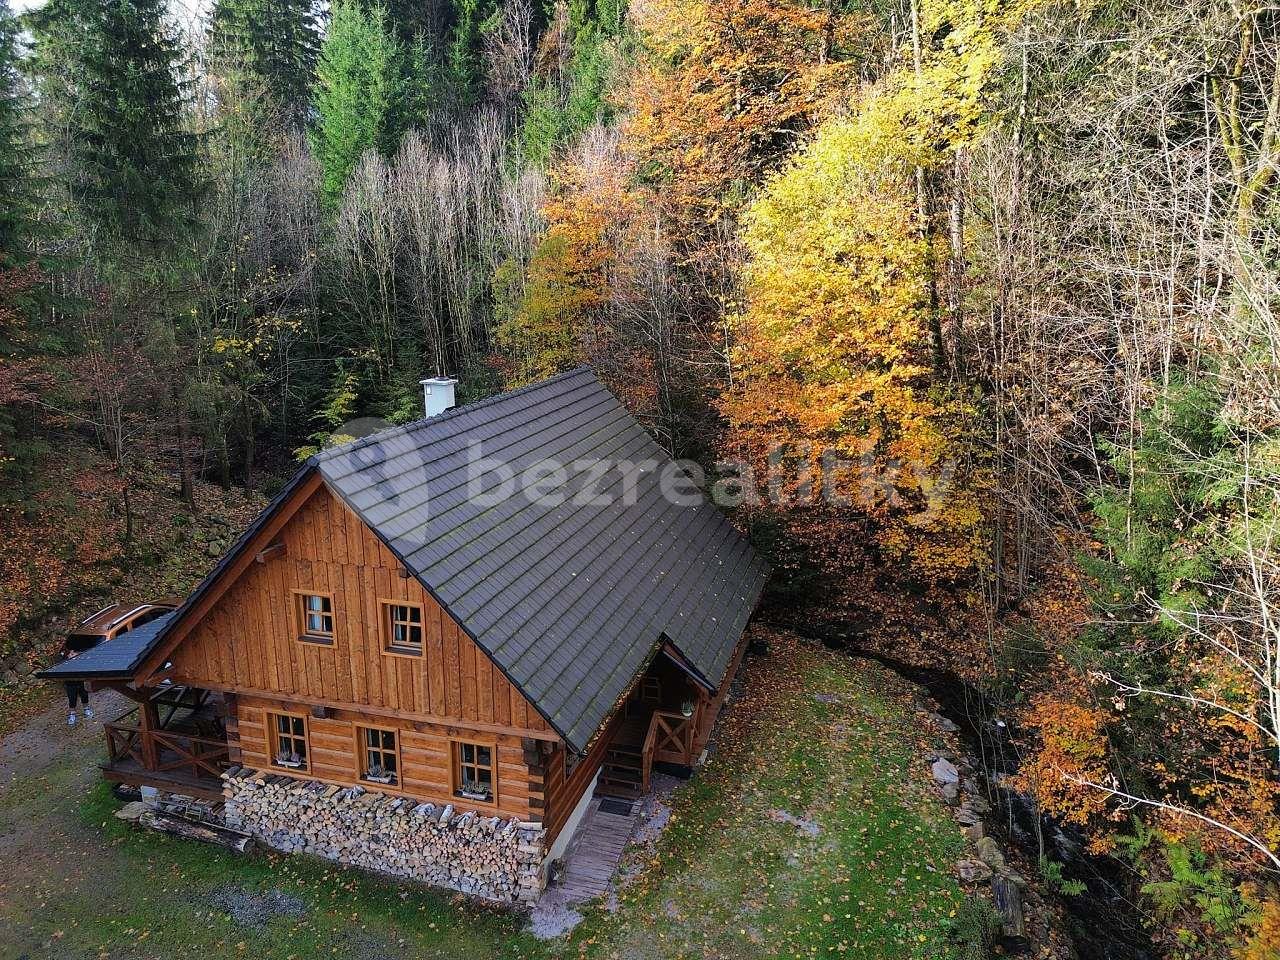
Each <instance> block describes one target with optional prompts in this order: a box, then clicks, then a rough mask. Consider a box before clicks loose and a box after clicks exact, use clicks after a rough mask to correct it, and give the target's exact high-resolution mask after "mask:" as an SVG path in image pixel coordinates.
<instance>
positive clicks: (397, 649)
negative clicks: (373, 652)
mask: <svg viewBox="0 0 1280 960" xmlns="http://www.w3.org/2000/svg"><path fill="white" fill-rule="evenodd" d="M382 629H383V631H384V641H383V647H384V648H385V649H386V650H388V651H389V652H391V653H402V654H408V655H409V656H415V657H420V656H422V606H421V605H420V604H417V603H400V602H395V601H390V602H384V603H383V604H382Z"/></svg>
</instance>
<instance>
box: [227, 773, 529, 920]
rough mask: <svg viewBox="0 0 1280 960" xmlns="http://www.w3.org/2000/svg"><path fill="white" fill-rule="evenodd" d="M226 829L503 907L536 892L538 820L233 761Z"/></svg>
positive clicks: (278, 846)
mask: <svg viewBox="0 0 1280 960" xmlns="http://www.w3.org/2000/svg"><path fill="white" fill-rule="evenodd" d="M223 795H224V797H225V799H226V804H225V808H224V815H225V817H226V822H227V825H228V826H230V827H233V828H235V829H237V830H241V831H243V832H244V833H247V834H250V835H252V836H254V837H257V838H258V839H259V840H260V841H261V842H263V843H264V844H266V845H268V846H270V847H274V848H275V849H277V850H280V851H282V852H285V853H308V854H312V855H314V856H318V857H324V858H326V859H329V860H334V861H337V862H339V863H345V864H348V865H350V866H355V867H361V868H364V869H367V870H374V871H377V872H380V873H386V874H390V875H392V876H397V877H405V878H408V879H412V880H418V881H422V882H424V883H430V884H434V885H436V886H441V887H447V888H449V889H451V890H459V891H461V892H463V893H467V894H471V895H473V896H477V897H482V898H484V899H487V900H496V901H499V902H503V903H510V902H513V901H518V900H532V899H535V898H536V897H537V895H538V893H539V892H540V891H541V889H542V860H543V855H544V852H545V851H544V837H545V830H544V829H543V827H542V824H540V823H525V822H521V821H518V820H504V819H502V818H501V817H482V816H478V815H477V814H475V813H458V812H456V811H455V810H454V808H453V806H452V805H448V804H446V805H444V806H439V805H436V804H431V803H419V802H417V801H416V800H412V799H409V798H407V797H394V796H389V795H387V794H383V793H378V792H376V791H369V790H365V789H364V788H362V787H358V786H356V787H338V786H331V785H327V784H323V783H317V782H315V781H305V780H295V779H293V778H291V777H283V776H276V775H271V774H266V773H262V772H259V771H256V770H249V769H246V768H243V767H232V768H231V769H230V770H228V771H226V773H224V774H223Z"/></svg>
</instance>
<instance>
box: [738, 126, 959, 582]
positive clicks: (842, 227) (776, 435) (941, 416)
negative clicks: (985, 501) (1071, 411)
mask: <svg viewBox="0 0 1280 960" xmlns="http://www.w3.org/2000/svg"><path fill="white" fill-rule="evenodd" d="M912 204H913V200H912V193H911V184H910V180H909V176H908V168H907V167H906V166H905V165H904V164H903V162H902V158H901V156H900V155H899V154H898V153H897V152H896V151H895V149H894V148H893V147H892V146H891V145H890V143H889V141H888V139H887V138H886V137H885V136H884V135H883V131H882V130H881V128H879V126H878V125H877V123H876V117H875V116H874V115H868V114H859V115H856V116H855V117H853V118H850V119H839V120H834V121H831V122H829V123H828V124H827V125H825V126H824V127H823V129H822V130H821V131H820V132H819V134H818V136H817V137H816V138H815V139H814V141H813V142H812V143H811V144H810V145H809V147H808V148H807V149H806V150H805V151H804V152H803V153H802V154H801V155H800V156H799V157H798V158H797V159H796V160H795V161H794V162H793V163H792V164H791V165H790V166H789V167H787V168H786V169H785V170H784V171H782V172H781V173H780V174H778V175H777V176H776V177H774V178H773V179H772V180H771V181H770V182H769V184H768V185H767V186H766V188H765V189H764V190H763V192H762V194H761V195H760V197H759V198H758V199H757V200H756V201H755V202H754V203H753V204H752V205H751V207H750V208H749V210H748V211H747V214H746V216H745V220H744V223H745V226H744V231H743V242H744V245H745V247H746V250H747V253H748V257H749V260H748V266H747V270H746V277H745V281H746V283H745V302H744V304H743V308H742V311H741V313H740V315H739V316H738V317H737V318H736V325H737V327H738V333H739V345H738V348H737V350H736V352H735V354H734V366H735V387H734V389H732V390H731V391H730V392H729V393H728V394H727V395H726V396H725V397H724V398H723V399H722V402H721V409H722V411H723V412H724V414H725V416H726V417H727V418H728V420H729V422H730V423H731V425H732V426H733V428H734V432H735V435H736V438H737V440H738V442H739V443H740V444H741V445H743V446H744V447H745V448H747V449H748V450H750V451H752V452H753V453H754V455H755V456H756V457H757V458H765V457H767V456H768V450H769V448H771V447H774V446H776V445H779V444H782V445H786V446H790V447H793V448H799V447H802V446H803V447H804V448H806V449H810V450H814V449H822V450H834V451H838V452H839V455H840V457H841V459H844V460H849V461H852V462H853V463H855V464H856V466H853V467H851V468H848V469H842V470H840V471H835V472H833V471H831V470H827V471H826V472H825V476H824V480H823V482H824V484H825V485H826V486H825V494H826V497H827V501H828V502H833V501H835V500H842V501H846V502H847V505H848V506H849V507H851V508H852V509H854V510H856V511H859V512H861V513H863V514H864V515H866V516H868V517H870V518H872V519H873V520H874V521H875V524H876V526H875V537H876V541H877V543H878V544H879V545H880V547H881V548H882V549H883V550H884V551H885V552H886V553H887V554H888V555H890V556H891V557H893V558H895V559H901V560H905V561H909V562H910V564H911V565H912V567H913V569H914V572H915V573H916V574H918V575H919V576H921V577H922V578H923V579H926V580H939V579H946V578H955V577H959V576H962V575H964V574H966V573H969V572H971V571H972V570H973V569H974V568H975V567H976V566H977V564H978V561H979V558H980V556H981V536H980V527H981V520H982V515H981V510H980V509H979V505H978V500H977V495H976V489H977V488H976V484H975V480H976V477H977V473H976V471H975V470H974V468H973V462H972V461H973V458H972V455H971V453H970V451H968V450H967V449H965V445H964V444H963V443H962V442H961V430H962V428H963V427H964V426H965V425H966V424H968V423H969V422H971V420H972V417H973V413H974V411H973V410H972V409H971V408H970V406H969V404H967V403H966V402H964V401H963V400H962V399H961V398H960V397H959V396H958V395H957V394H956V393H955V392H953V391H951V390H949V389H947V388H946V387H944V386H943V385H941V384H940V383H938V382H937V380H936V378H935V376H934V370H933V368H932V362H931V350H932V347H931V341H930V331H929V316H928V291H927V287H926V278H927V273H926V256H927V253H928V250H927V246H926V241H925V240H924V239H923V238H922V237H921V236H920V234H919V231H918V230H917V229H916V226H915V223H914V211H913V205H912Z"/></svg>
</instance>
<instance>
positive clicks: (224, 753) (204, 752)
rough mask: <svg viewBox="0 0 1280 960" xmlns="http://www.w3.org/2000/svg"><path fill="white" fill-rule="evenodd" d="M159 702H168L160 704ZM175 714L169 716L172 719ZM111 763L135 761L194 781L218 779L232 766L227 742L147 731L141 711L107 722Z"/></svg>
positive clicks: (148, 768) (164, 730) (186, 733)
mask: <svg viewBox="0 0 1280 960" xmlns="http://www.w3.org/2000/svg"><path fill="white" fill-rule="evenodd" d="M157 702H161V703H164V702H167V701H159V698H157ZM172 716H173V712H172V711H171V712H170V714H169V717H168V718H166V719H171V718H172ZM102 726H103V729H104V731H105V732H106V735H107V761H108V764H109V765H110V764H117V763H121V762H127V761H133V762H135V763H137V764H138V766H140V767H142V768H143V769H144V770H147V771H150V772H153V773H170V774H178V775H180V776H182V775H185V776H190V777H192V778H194V779H197V780H199V779H215V780H216V779H217V778H218V777H219V776H221V774H222V771H223V769H224V768H225V767H227V766H229V765H230V762H231V758H230V750H229V748H228V746H227V742H226V740H225V739H218V738H215V737H205V736H201V735H200V734H198V733H191V732H186V731H182V730H172V729H165V728H164V727H163V726H162V727H161V728H160V729H147V728H146V726H145V725H143V724H142V723H141V717H140V716H139V711H138V709H137V708H136V707H135V708H134V709H133V710H130V711H128V712H127V713H125V714H123V715H121V716H120V717H117V718H116V720H115V721H113V722H110V723H104V724H103V725H102Z"/></svg>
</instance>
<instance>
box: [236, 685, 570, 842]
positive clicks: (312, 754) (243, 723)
mask: <svg viewBox="0 0 1280 960" xmlns="http://www.w3.org/2000/svg"><path fill="white" fill-rule="evenodd" d="M236 708H237V714H238V717H237V720H238V727H239V733H240V761H239V762H240V763H242V764H243V765H244V766H246V767H254V768H257V769H259V770H265V771H269V772H271V773H278V774H282V775H286V776H293V777H298V778H302V779H309V780H319V781H322V782H324V783H331V784H340V785H354V784H360V783H361V780H360V774H359V769H358V766H357V765H358V764H359V757H358V754H357V753H356V730H355V728H356V727H357V726H372V727H381V728H384V729H394V730H395V731H396V734H397V739H398V740H399V743H400V783H399V784H398V785H397V786H395V787H389V786H384V785H381V784H370V783H363V784H362V785H363V786H366V787H368V788H369V789H371V790H379V791H381V792H384V793H389V794H403V795H405V796H410V797H414V798H415V799H418V800H426V801H431V802H434V803H439V804H445V803H452V804H453V805H454V807H455V808H457V809H458V810H459V811H476V812H478V813H481V814H483V815H485V816H493V815H495V814H500V815H502V816H507V817H516V818H518V819H520V820H529V821H532V820H537V821H541V820H542V819H543V813H544V806H545V798H544V795H543V790H542V782H541V776H540V773H539V772H537V771H536V770H534V771H531V770H530V769H529V766H528V764H527V763H526V750H525V741H522V740H521V738H520V737H517V736H513V735H509V734H487V733H478V732H476V731H472V730H468V729H466V728H464V727H443V726H442V727H436V726H434V725H430V724H425V723H421V722H414V721H407V720H388V719H386V718H384V717H376V716H370V715H368V714H362V713H358V712H353V711H346V710H333V711H329V713H330V714H331V715H330V716H328V717H325V718H323V719H321V718H317V717H314V716H311V715H310V714H309V708H308V707H307V706H306V705H305V704H297V703H291V702H289V701H286V700H268V699H265V698H258V697H244V696H242V697H239V698H238V700H237V704H236ZM272 712H276V713H281V712H283V713H293V714H305V715H306V723H307V743H308V750H309V758H308V759H309V761H310V762H309V764H308V768H307V770H305V771H302V770H292V769H285V768H280V767H276V766H275V765H274V764H273V763H272V759H273V757H272V751H271V746H270V732H269V729H268V715H269V714H270V713H272ZM454 740H466V741H468V742H473V743H484V744H491V745H492V746H493V747H494V754H495V759H496V762H497V770H496V774H497V779H498V786H497V793H498V799H497V804H496V805H495V804H482V803H476V802H474V801H469V800H465V799H462V798H459V797H455V796H454V792H453V787H454V785H453V760H452V754H451V752H450V751H451V749H452V745H453V742H454Z"/></svg>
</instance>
